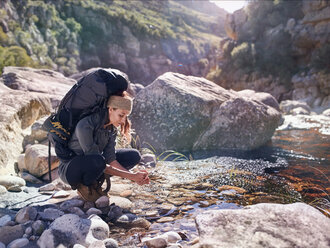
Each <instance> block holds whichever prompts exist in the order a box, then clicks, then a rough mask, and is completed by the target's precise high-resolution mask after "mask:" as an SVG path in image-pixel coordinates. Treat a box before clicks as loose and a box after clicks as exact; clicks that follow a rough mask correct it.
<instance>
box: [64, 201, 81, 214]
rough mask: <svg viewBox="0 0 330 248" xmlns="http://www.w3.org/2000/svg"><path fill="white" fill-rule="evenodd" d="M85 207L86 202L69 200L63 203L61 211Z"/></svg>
mask: <svg viewBox="0 0 330 248" xmlns="http://www.w3.org/2000/svg"><path fill="white" fill-rule="evenodd" d="M82 206H84V201H83V200H78V199H71V200H67V201H65V202H63V203H62V204H61V205H60V209H61V210H62V211H66V210H68V209H69V208H73V207H82Z"/></svg>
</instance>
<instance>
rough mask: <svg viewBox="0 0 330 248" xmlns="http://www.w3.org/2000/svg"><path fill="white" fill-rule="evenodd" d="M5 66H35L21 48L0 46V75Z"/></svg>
mask: <svg viewBox="0 0 330 248" xmlns="http://www.w3.org/2000/svg"><path fill="white" fill-rule="evenodd" d="M5 66H30V67H33V66H35V63H34V62H33V61H32V59H31V58H30V57H29V56H28V55H27V53H26V51H25V49H24V48H22V47H18V46H11V47H2V46H0V73H2V70H3V68H4V67H5Z"/></svg>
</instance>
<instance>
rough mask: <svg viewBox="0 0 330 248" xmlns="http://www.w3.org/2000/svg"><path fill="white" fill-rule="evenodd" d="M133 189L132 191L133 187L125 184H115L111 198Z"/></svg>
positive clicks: (112, 186)
mask: <svg viewBox="0 0 330 248" xmlns="http://www.w3.org/2000/svg"><path fill="white" fill-rule="evenodd" d="M131 189H132V185H129V184H123V183H114V184H113V185H111V189H110V195H111V197H112V196H113V195H120V194H121V193H122V192H124V191H126V190H131ZM111 197H110V198H111Z"/></svg>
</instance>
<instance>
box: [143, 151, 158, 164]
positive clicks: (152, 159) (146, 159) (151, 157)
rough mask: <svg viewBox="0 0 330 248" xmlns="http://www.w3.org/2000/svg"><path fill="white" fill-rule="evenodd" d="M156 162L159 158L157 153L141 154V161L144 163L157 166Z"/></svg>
mask: <svg viewBox="0 0 330 248" xmlns="http://www.w3.org/2000/svg"><path fill="white" fill-rule="evenodd" d="M156 162H157V159H156V156H155V154H150V153H149V154H143V155H142V156H141V162H140V163H144V164H146V165H148V166H150V167H155V166H156Z"/></svg>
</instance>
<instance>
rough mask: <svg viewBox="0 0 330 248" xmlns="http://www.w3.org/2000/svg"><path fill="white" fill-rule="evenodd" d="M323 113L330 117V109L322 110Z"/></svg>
mask: <svg viewBox="0 0 330 248" xmlns="http://www.w3.org/2000/svg"><path fill="white" fill-rule="evenodd" d="M322 115H325V116H329V117H330V109H326V110H324V111H323V112H322Z"/></svg>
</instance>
